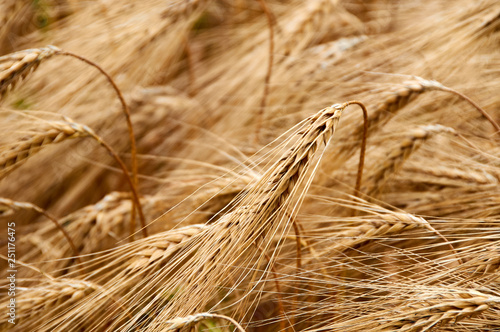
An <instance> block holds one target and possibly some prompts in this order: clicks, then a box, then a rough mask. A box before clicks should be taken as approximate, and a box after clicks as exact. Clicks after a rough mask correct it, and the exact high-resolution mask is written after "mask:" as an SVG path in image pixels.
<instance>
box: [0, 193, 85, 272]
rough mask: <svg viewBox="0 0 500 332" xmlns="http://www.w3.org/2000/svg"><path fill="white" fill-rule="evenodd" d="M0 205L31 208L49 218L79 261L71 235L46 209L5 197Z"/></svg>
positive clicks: (15, 208) (0, 200)
mask: <svg viewBox="0 0 500 332" xmlns="http://www.w3.org/2000/svg"><path fill="white" fill-rule="evenodd" d="M0 205H3V206H6V207H9V208H10V209H12V210H16V211H17V210H20V209H27V210H33V211H36V212H38V213H40V214H42V215H44V216H45V217H46V218H47V219H49V220H50V221H51V222H52V223H53V224H54V225H55V226H56V227H57V229H58V230H59V231H61V233H62V234H63V235H64V237H65V238H66V240H67V241H68V243H69V245H70V247H71V249H72V250H73V254H74V255H75V259H76V260H77V261H78V262H79V263H81V262H82V261H81V259H80V257H78V256H79V255H80V253H79V252H78V249H77V248H76V246H75V243H74V242H73V240H72V239H71V237H70V236H69V234H68V232H66V230H65V229H64V228H63V227H62V226H61V224H60V223H59V222H58V221H57V219H56V218H54V217H53V216H51V215H50V214H49V213H48V212H47V211H45V210H44V209H42V208H41V207H39V206H37V205H35V204H32V203H28V202H17V201H13V200H11V199H7V198H0Z"/></svg>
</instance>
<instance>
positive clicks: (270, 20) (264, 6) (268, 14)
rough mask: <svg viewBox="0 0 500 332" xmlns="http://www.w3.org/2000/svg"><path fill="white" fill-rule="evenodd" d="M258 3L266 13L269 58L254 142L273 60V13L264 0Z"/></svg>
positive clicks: (267, 91)
mask: <svg viewBox="0 0 500 332" xmlns="http://www.w3.org/2000/svg"><path fill="white" fill-rule="evenodd" d="M259 4H260V6H261V7H262V10H263V11H264V13H265V14H266V18H267V24H268V26H269V59H268V63H267V73H266V77H265V78H264V91H263V93H262V99H261V102H260V109H259V113H258V114H257V130H256V132H255V142H258V141H259V134H260V128H261V127H262V121H263V118H264V112H265V109H266V103H267V95H268V94H269V84H270V82H271V75H272V72H273V61H274V19H273V15H272V13H271V11H270V9H269V7H268V6H267V4H266V1H265V0H259Z"/></svg>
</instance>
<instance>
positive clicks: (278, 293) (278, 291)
mask: <svg viewBox="0 0 500 332" xmlns="http://www.w3.org/2000/svg"><path fill="white" fill-rule="evenodd" d="M254 245H255V246H256V247H257V249H259V251H260V253H261V254H262V255H264V256H265V257H266V260H267V264H268V267H269V270H270V271H271V273H272V274H273V278H274V284H275V285H276V296H277V297H278V308H279V311H280V313H281V315H282V316H283V318H285V317H286V313H285V306H284V305H283V298H282V297H281V286H280V282H279V280H278V273H277V272H276V269H275V268H274V262H273V260H272V258H271V257H270V256H269V255H268V254H267V253H266V252H265V251H264V249H262V247H261V246H260V245H259V244H258V243H257V242H254ZM290 325H291V326H293V321H291V322H290ZM280 329H281V331H285V330H286V325H285V321H284V320H283V319H280Z"/></svg>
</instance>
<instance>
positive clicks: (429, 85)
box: [409, 77, 500, 134]
mask: <svg viewBox="0 0 500 332" xmlns="http://www.w3.org/2000/svg"><path fill="white" fill-rule="evenodd" d="M415 79H416V80H417V82H418V84H421V85H422V86H424V87H425V88H426V89H429V90H441V91H446V92H450V93H452V94H454V95H456V96H459V97H460V98H462V99H464V100H465V101H467V102H468V103H469V104H470V105H472V106H473V107H474V108H475V109H476V110H477V111H478V112H479V113H481V115H482V116H483V117H484V118H485V119H486V120H487V121H489V122H490V123H491V125H492V126H493V128H495V130H496V133H497V134H500V125H498V123H497V122H496V121H495V120H494V119H493V118H492V117H491V115H489V114H488V113H487V112H486V111H485V110H484V109H482V108H481V106H479V105H478V104H477V103H476V102H475V101H473V100H472V99H470V98H469V97H467V96H466V95H464V94H463V93H461V92H458V91H456V90H454V89H452V88H449V87H446V86H444V85H443V84H441V83H439V82H437V81H429V80H426V79H423V78H421V77H415ZM409 84H411V82H410V83H409Z"/></svg>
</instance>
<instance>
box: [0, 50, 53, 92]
mask: <svg viewBox="0 0 500 332" xmlns="http://www.w3.org/2000/svg"><path fill="white" fill-rule="evenodd" d="M60 51H61V50H60V49H59V48H57V47H55V46H51V45H49V46H47V47H41V48H35V49H28V50H24V51H19V52H15V53H11V54H8V55H4V56H2V57H0V100H1V99H2V98H3V95H4V94H5V93H6V92H7V90H9V88H13V87H14V86H15V85H16V84H17V83H18V82H19V81H21V80H23V79H24V78H26V77H27V76H28V75H29V73H30V72H32V71H34V70H35V69H36V68H37V67H38V65H39V64H40V63H41V62H42V60H44V59H48V58H50V57H52V56H53V55H55V54H57V53H58V52H60Z"/></svg>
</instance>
